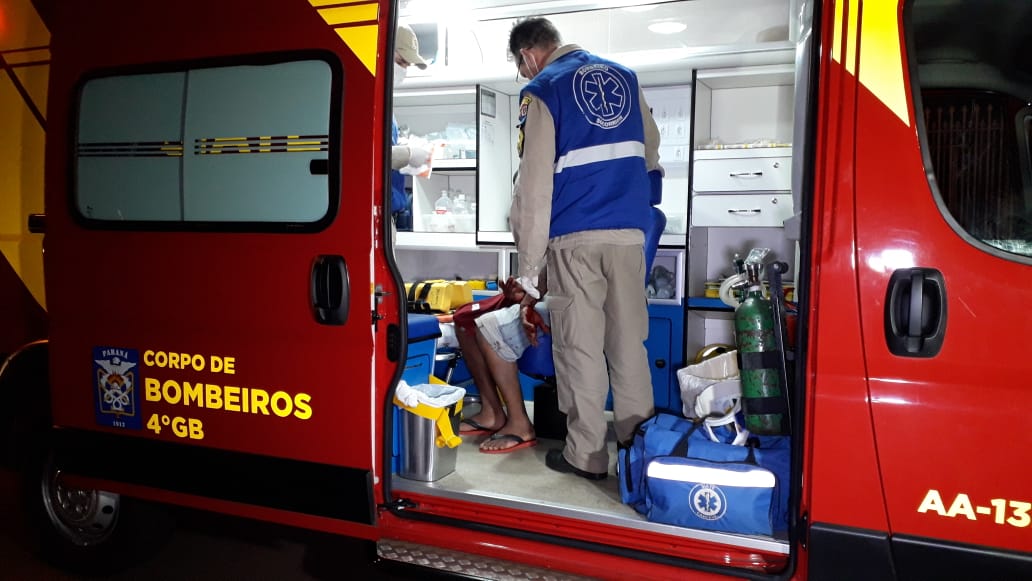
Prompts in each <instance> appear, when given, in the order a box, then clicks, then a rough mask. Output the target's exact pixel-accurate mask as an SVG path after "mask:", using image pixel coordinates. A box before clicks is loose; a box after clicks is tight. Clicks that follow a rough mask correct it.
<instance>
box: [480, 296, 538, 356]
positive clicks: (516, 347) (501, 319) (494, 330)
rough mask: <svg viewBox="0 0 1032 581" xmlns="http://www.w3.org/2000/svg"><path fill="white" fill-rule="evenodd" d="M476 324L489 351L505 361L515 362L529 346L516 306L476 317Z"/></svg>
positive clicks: (518, 307)
mask: <svg viewBox="0 0 1032 581" xmlns="http://www.w3.org/2000/svg"><path fill="white" fill-rule="evenodd" d="M476 322H477V328H478V329H480V334H481V335H483V337H484V339H486V340H487V343H488V344H489V345H490V346H491V349H493V350H494V352H495V353H497V354H498V356H499V357H501V358H502V359H504V360H506V361H516V360H517V359H519V358H520V355H523V352H524V351H525V350H526V349H527V347H529V346H530V339H528V338H527V333H526V331H524V330H523V321H522V320H521V319H520V305H518V304H516V305H512V306H510V307H506V308H504V309H498V310H496V311H491V312H490V313H484V314H483V315H480V316H479V317H477V320H476Z"/></svg>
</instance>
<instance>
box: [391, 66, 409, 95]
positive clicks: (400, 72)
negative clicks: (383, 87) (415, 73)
mask: <svg viewBox="0 0 1032 581" xmlns="http://www.w3.org/2000/svg"><path fill="white" fill-rule="evenodd" d="M406 74H408V68H407V67H403V66H401V65H399V64H398V63H394V88H395V89H397V88H398V85H400V84H401V83H402V81H404V80H405V75H406Z"/></svg>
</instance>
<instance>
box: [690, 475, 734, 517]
mask: <svg viewBox="0 0 1032 581" xmlns="http://www.w3.org/2000/svg"><path fill="white" fill-rule="evenodd" d="M688 498H689V500H690V501H691V503H690V505H691V507H692V512H694V513H695V516H697V517H699V518H701V519H703V520H717V519H719V518H720V517H722V516H724V513H725V512H727V497H726V496H724V492H723V491H722V490H720V488H719V487H716V486H713V485H710V484H696V485H695V486H693V487H692V489H691V491H689V492H688Z"/></svg>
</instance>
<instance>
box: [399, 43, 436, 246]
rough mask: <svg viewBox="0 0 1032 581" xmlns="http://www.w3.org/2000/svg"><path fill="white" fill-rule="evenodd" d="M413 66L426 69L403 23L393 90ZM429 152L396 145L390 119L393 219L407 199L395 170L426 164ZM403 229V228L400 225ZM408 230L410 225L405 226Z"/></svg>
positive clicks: (400, 178)
mask: <svg viewBox="0 0 1032 581" xmlns="http://www.w3.org/2000/svg"><path fill="white" fill-rule="evenodd" d="M413 65H415V66H417V67H419V68H420V69H425V68H426V61H425V60H423V57H421V56H419V40H418V39H416V33H415V32H413V31H412V28H410V27H409V26H407V25H405V24H399V25H398V31H397V35H396V36H395V38H394V88H395V89H397V88H398V85H400V84H401V83H402V81H404V80H405V74H406V73H407V72H408V68H409V67H410V66H413ZM429 158H430V152H428V151H427V150H425V149H423V148H421V147H416V146H411V147H410V146H407V145H398V122H397V120H395V119H391V215H392V216H394V217H397V216H398V214H399V213H401V212H404V211H405V210H406V209H408V197H407V196H406V195H405V176H404V175H402V173H401V172H400V171H398V170H400V169H401V168H403V167H405V166H406V165H408V166H412V167H414V168H418V167H420V166H422V165H425V164H426V163H428V161H429ZM401 226H402V228H405V225H404V224H402V225H401ZM408 229H411V224H409V225H408Z"/></svg>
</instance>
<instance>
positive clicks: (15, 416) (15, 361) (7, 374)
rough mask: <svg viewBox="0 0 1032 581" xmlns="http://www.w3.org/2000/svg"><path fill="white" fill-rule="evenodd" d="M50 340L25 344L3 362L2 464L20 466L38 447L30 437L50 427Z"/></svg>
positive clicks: (0, 387) (0, 395)
mask: <svg viewBox="0 0 1032 581" xmlns="http://www.w3.org/2000/svg"><path fill="white" fill-rule="evenodd" d="M49 369H50V343H49V342H48V341H47V340H45V339H41V340H38V341H33V342H31V343H27V344H25V345H23V346H22V347H21V348H19V349H17V350H16V351H14V352H13V353H11V354H10V355H8V356H7V357H6V358H4V360H3V362H2V363H0V401H3V402H5V405H2V406H0V465H4V466H8V467H11V468H18V467H20V466H22V465H23V464H24V462H26V461H27V460H28V459H29V457H30V454H31V450H32V449H33V448H34V446H32V445H27V444H32V443H33V442H31V441H29V442H26V441H25V440H26V439H27V438H33V437H34V436H39V435H40V433H41V431H42V430H45V429H46V428H49V427H50V423H51V422H50V374H49Z"/></svg>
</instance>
